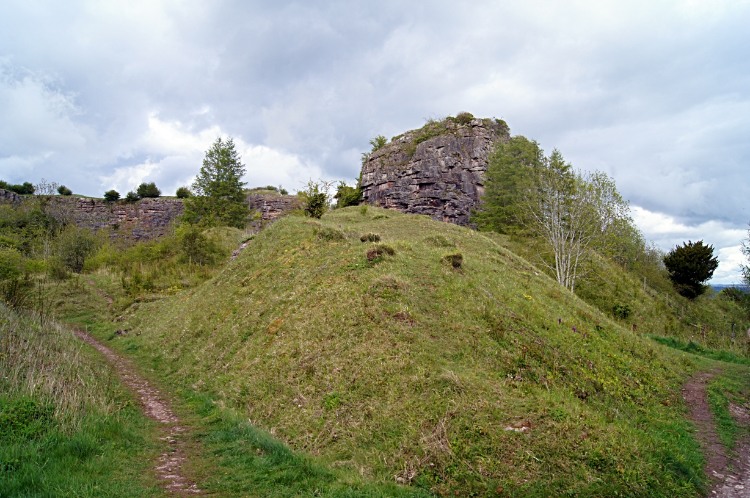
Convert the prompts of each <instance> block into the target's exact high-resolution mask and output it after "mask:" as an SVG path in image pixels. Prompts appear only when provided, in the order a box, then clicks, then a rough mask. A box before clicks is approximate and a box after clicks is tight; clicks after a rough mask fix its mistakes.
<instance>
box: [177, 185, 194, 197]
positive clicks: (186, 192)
mask: <svg viewBox="0 0 750 498" xmlns="http://www.w3.org/2000/svg"><path fill="white" fill-rule="evenodd" d="M176 195H177V198H178V199H187V198H188V197H190V196H191V195H192V194H191V193H190V189H188V188H187V187H180V188H178V189H177V194H176Z"/></svg>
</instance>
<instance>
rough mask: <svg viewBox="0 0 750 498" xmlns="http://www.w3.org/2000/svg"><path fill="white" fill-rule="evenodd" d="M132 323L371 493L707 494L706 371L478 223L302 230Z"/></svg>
mask: <svg viewBox="0 0 750 498" xmlns="http://www.w3.org/2000/svg"><path fill="white" fill-rule="evenodd" d="M366 233H375V234H378V235H379V236H380V239H381V241H380V242H366V243H363V242H360V236H361V235H363V234H366ZM389 248H390V249H392V250H393V252H394V254H393V255H389V254H388V253H389V252H390V251H389ZM368 252H369V254H370V258H368V256H367V253H368ZM378 253H379V254H380V255H378ZM457 254H460V255H461V256H462V258H461V259H462V264H461V266H460V268H454V267H453V265H452V264H450V261H457V259H458V258H456V257H455V256H456V255H457ZM447 256H454V257H447ZM123 320H124V321H123V322H122V323H119V322H118V323H117V324H116V326H117V327H118V328H123V329H128V330H131V331H135V330H137V331H138V332H139V335H135V334H132V333H129V334H127V335H124V336H114V335H111V336H110V338H112V343H114V344H118V345H119V347H120V348H123V349H127V350H129V351H130V352H131V353H132V354H134V355H136V356H140V357H141V359H142V360H143V361H144V362H145V364H148V365H150V366H151V368H153V369H154V371H155V372H158V373H159V374H160V375H162V376H163V377H164V379H165V380H166V381H167V382H170V383H172V384H173V385H174V386H175V387H178V388H182V389H185V390H188V391H191V392H196V393H203V394H205V395H209V396H211V397H212V399H213V400H214V402H215V403H218V404H219V405H221V406H228V407H232V408H233V409H235V410H236V411H237V412H238V413H240V414H242V416H243V417H245V418H246V419H249V420H250V421H251V423H252V425H253V426H254V427H257V428H261V429H264V430H266V431H268V432H269V433H270V434H271V435H274V436H276V437H277V438H279V439H281V440H282V441H284V442H286V443H287V444H288V445H289V446H290V447H291V448H292V449H294V450H297V451H302V452H305V453H307V454H310V455H313V456H315V455H317V457H316V458H319V459H320V461H321V462H323V463H326V464H329V465H330V466H332V468H334V467H335V468H336V469H339V471H340V472H343V473H344V474H345V475H346V479H348V480H349V482H350V483H351V484H352V485H358V483H359V484H362V483H368V482H388V481H390V482H394V481H396V482H399V483H403V484H411V485H412V486H416V487H418V488H422V489H425V490H429V491H431V492H434V493H437V494H440V495H443V494H446V493H451V494H458V495H467V494H472V495H474V496H550V495H566V494H570V495H578V496H617V495H618V494H619V495H621V496H694V495H695V494H696V493H698V492H700V490H701V489H702V486H703V485H704V476H703V473H702V470H701V465H702V457H701V456H700V451H699V447H698V445H697V443H696V442H695V441H694V440H693V438H692V437H690V435H689V434H690V426H689V424H688V423H687V422H686V421H685V419H684V414H685V410H684V407H683V406H682V401H681V398H680V395H679V387H680V386H681V383H682V382H683V381H684V379H685V377H686V376H687V375H688V374H689V373H690V372H691V371H692V370H693V369H694V368H695V367H696V365H697V361H699V360H697V359H695V358H694V357H692V356H691V355H687V354H685V353H683V352H679V351H675V350H672V349H668V348H663V347H660V346H658V345H657V344H655V343H653V342H652V341H650V340H649V339H647V338H644V337H641V336H640V335H639V334H634V333H633V332H632V331H631V330H629V329H625V328H622V327H620V326H619V325H618V324H617V323H615V322H613V321H612V320H610V319H609V318H608V317H607V316H605V315H604V314H602V313H601V312H599V311H598V310H596V309H594V308H592V307H590V306H589V305H587V304H585V303H584V302H582V301H581V300H579V299H578V298H577V297H576V296H574V295H573V294H571V293H569V292H567V291H565V290H564V289H561V288H560V287H559V286H558V285H557V284H556V283H555V282H553V281H552V280H551V279H550V278H548V277H547V276H545V275H544V274H542V273H541V272H539V271H538V270H537V269H535V268H534V267H533V266H532V265H530V264H529V263H528V262H527V261H525V260H524V259H522V258H520V257H518V256H516V255H514V254H513V253H511V252H509V251H508V250H507V249H504V248H502V247H501V246H499V245H498V244H497V243H496V242H494V241H493V240H491V239H490V238H488V237H486V236H484V235H482V234H478V233H476V232H473V231H471V230H469V229H466V228H462V227H458V226H453V225H448V224H444V223H438V222H435V221H432V220H430V219H428V218H427V217H422V216H409V215H402V214H400V213H397V212H393V211H384V210H379V209H373V208H370V209H369V210H366V211H364V212H363V210H360V208H346V209H342V210H337V211H335V212H332V213H329V214H327V215H326V216H325V217H324V218H323V220H322V221H321V222H316V221H312V220H309V219H304V218H297V217H288V218H284V219H281V220H279V221H277V222H276V223H274V224H272V225H271V226H269V227H268V228H267V229H266V230H264V231H263V232H262V233H261V234H260V235H258V236H257V237H256V238H255V239H254V240H253V241H252V243H251V245H250V246H249V247H248V248H247V249H246V250H245V251H243V252H242V253H241V254H240V256H239V257H238V258H237V259H236V260H235V261H233V262H231V263H229V264H228V265H227V266H226V267H225V268H224V269H223V271H221V272H220V273H218V274H217V275H216V276H215V277H214V278H212V279H211V280H209V281H207V282H206V283H205V284H203V285H202V286H199V287H197V288H194V289H190V290H187V291H183V292H181V293H178V294H176V295H174V296H170V297H165V298H164V299H161V300H159V301H155V302H150V303H140V305H139V307H138V308H137V309H135V310H132V311H131V312H130V313H128V314H126V315H125V317H124V318H123ZM110 328H111V327H110ZM106 329H107V327H104V328H102V329H101V330H99V331H98V333H99V334H100V335H102V336H106V335H109V331H108V330H106ZM248 444H249V443H248Z"/></svg>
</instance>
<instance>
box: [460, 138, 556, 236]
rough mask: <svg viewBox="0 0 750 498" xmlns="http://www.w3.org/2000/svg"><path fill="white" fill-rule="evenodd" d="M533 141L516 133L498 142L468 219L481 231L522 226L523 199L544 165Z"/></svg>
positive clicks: (509, 231)
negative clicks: (477, 207)
mask: <svg viewBox="0 0 750 498" xmlns="http://www.w3.org/2000/svg"><path fill="white" fill-rule="evenodd" d="M544 161H545V158H544V151H542V149H541V148H540V147H539V144H538V143H537V142H536V141H533V140H529V139H527V138H526V137H522V136H516V137H513V138H511V139H510V140H509V141H508V142H507V143H502V142H499V143H498V144H497V146H496V148H495V151H494V152H493V153H492V155H491V156H490V158H489V161H488V164H487V177H486V180H485V184H484V186H485V192H484V196H483V197H482V205H481V208H480V210H479V211H476V212H474V213H473V216H472V222H474V223H476V224H477V226H478V227H479V228H480V229H482V230H494V231H498V232H500V233H515V232H518V231H520V230H521V229H522V228H523V225H522V211H523V201H524V198H525V196H526V192H528V191H529V190H530V189H531V188H532V187H533V185H534V177H535V176H538V174H539V170H540V168H541V167H542V165H543V164H544Z"/></svg>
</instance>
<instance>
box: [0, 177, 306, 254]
mask: <svg viewBox="0 0 750 498" xmlns="http://www.w3.org/2000/svg"><path fill="white" fill-rule="evenodd" d="M31 198H33V196H22V195H18V194H16V193H14V192H10V191H8V190H3V189H0V203H13V204H19V203H21V202H24V201H25V200H26V199H31ZM49 202H50V203H51V208H52V211H53V212H54V213H55V214H56V217H57V218H58V219H63V218H64V219H68V220H72V221H73V222H75V224H76V225H78V226H82V227H88V228H92V229H94V230H102V229H106V230H111V232H110V236H111V237H112V238H114V239H118V240H125V241H132V242H137V241H143V240H151V239H155V238H159V237H161V236H163V235H165V234H167V233H168V232H169V230H171V229H172V225H173V222H174V221H175V220H176V218H177V217H178V216H180V215H182V213H183V211H184V210H185V206H184V204H183V201H182V199H166V198H154V199H149V198H147V199H142V200H140V201H138V202H134V203H126V202H124V201H119V202H113V203H106V202H104V201H103V200H101V199H88V198H84V197H74V196H70V197H63V196H51V197H50V198H49ZM246 202H247V203H248V204H249V205H250V213H249V215H248V221H250V223H251V225H253V226H254V227H255V228H257V229H260V228H261V226H262V225H263V224H265V223H268V222H271V221H273V220H275V219H276V218H278V217H279V216H282V215H284V214H287V213H289V212H290V211H293V210H294V209H298V208H299V207H301V202H300V200H299V198H298V197H297V196H295V195H267V194H252V193H251V194H250V195H248V196H247V198H246Z"/></svg>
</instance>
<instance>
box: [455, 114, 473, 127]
mask: <svg viewBox="0 0 750 498" xmlns="http://www.w3.org/2000/svg"><path fill="white" fill-rule="evenodd" d="M472 119H474V115H473V114H472V113H470V112H459V113H458V114H456V117H455V118H453V121H454V122H456V123H458V124H461V125H467V124H469V123H471V120H472Z"/></svg>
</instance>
